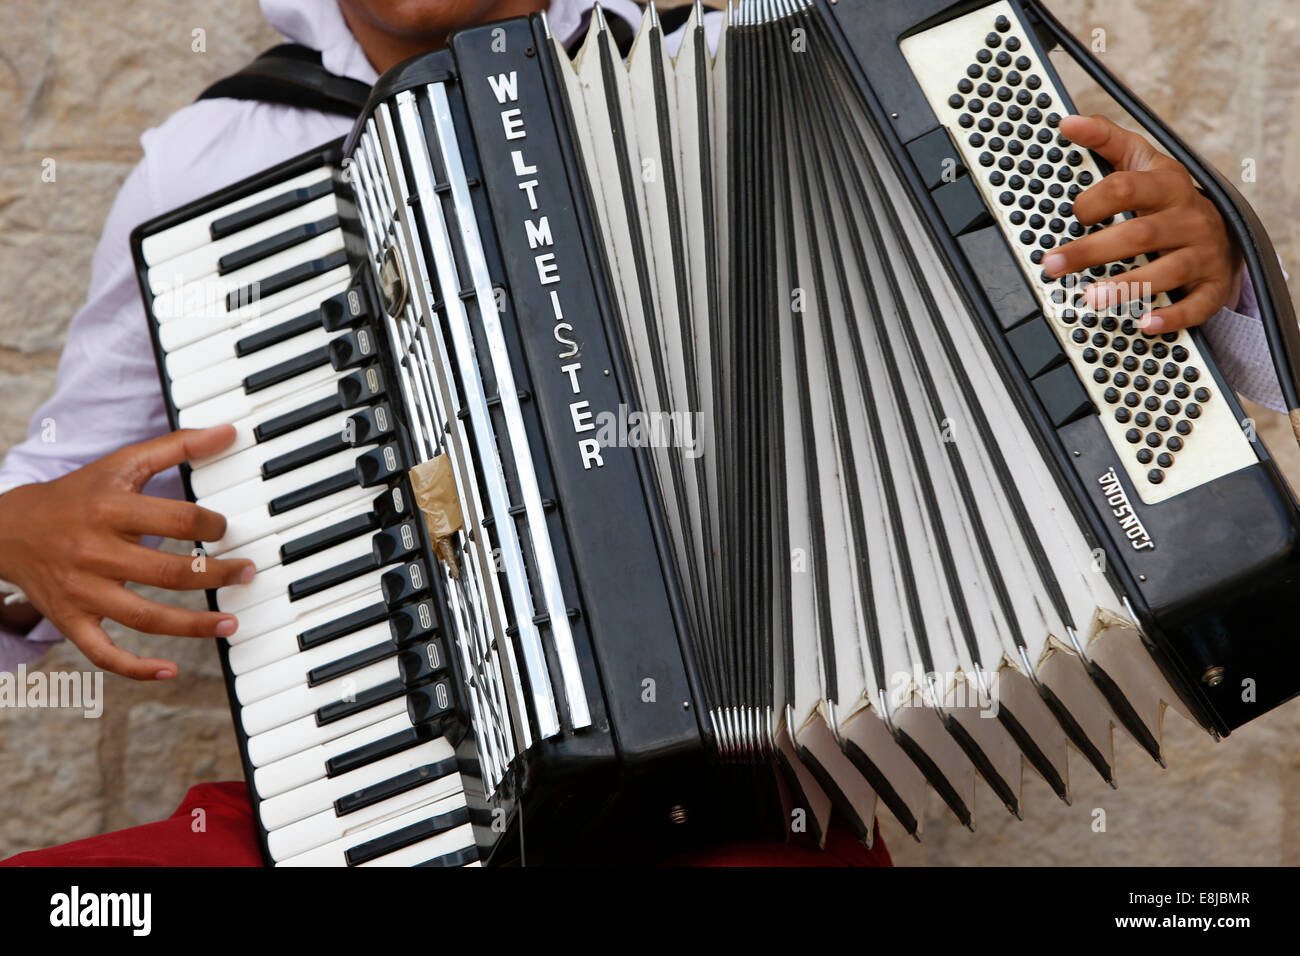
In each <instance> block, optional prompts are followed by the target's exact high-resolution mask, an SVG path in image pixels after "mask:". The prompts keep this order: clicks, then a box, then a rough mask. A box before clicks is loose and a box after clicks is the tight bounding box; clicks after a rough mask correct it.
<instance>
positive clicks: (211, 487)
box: [190, 412, 349, 498]
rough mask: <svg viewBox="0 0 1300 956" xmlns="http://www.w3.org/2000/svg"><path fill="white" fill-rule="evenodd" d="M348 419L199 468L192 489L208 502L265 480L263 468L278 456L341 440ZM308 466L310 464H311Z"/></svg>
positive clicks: (323, 422) (336, 418)
mask: <svg viewBox="0 0 1300 956" xmlns="http://www.w3.org/2000/svg"><path fill="white" fill-rule="evenodd" d="M348 418H349V413H347V412H339V413H336V414H334V415H332V416H330V417H329V418H322V419H319V420H317V421H315V422H312V423H311V424H309V425H306V426H304V427H303V428H302V429H300V430H299V431H297V432H289V433H287V434H285V435H282V436H280V437H279V438H275V439H272V440H271V441H269V442H263V443H261V444H255V445H253V446H252V447H250V448H246V449H244V450H243V451H242V452H239V453H237V454H234V455H230V456H228V457H225V458H221V459H219V460H218V461H215V462H212V463H211V464H195V465H193V466H192V467H191V469H190V488H191V489H192V490H193V492H194V494H195V495H197V496H198V497H200V498H205V497H207V496H208V495H213V494H216V493H217V492H218V491H222V490H223V489H226V488H229V487H231V486H232V485H237V484H240V483H241V482H245V481H250V480H252V479H254V478H261V477H262V468H263V466H264V465H265V464H266V462H268V461H270V460H273V459H275V458H276V457H277V456H280V455H286V454H291V453H293V452H295V451H297V450H298V449H299V448H301V447H302V446H303V445H306V444H310V443H312V442H315V441H319V440H320V439H322V438H335V439H339V436H341V435H342V434H343V428H344V425H345V423H346V422H347V421H348ZM340 440H341V439H340ZM346 448H347V446H346V445H340V446H339V447H338V448H335V449H334V450H335V451H343V450H345V449H346ZM304 463H305V464H310V462H304Z"/></svg>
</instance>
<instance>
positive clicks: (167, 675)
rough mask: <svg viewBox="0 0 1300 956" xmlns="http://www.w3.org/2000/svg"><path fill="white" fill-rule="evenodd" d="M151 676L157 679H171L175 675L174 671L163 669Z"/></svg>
mask: <svg viewBox="0 0 1300 956" xmlns="http://www.w3.org/2000/svg"><path fill="white" fill-rule="evenodd" d="M153 676H154V678H155V679H157V680H171V679H172V678H173V677H175V676H176V672H175V671H169V670H165V669H164V670H160V671H159V672H158V673H156V674H154V675H153Z"/></svg>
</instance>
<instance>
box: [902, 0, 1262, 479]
mask: <svg viewBox="0 0 1300 956" xmlns="http://www.w3.org/2000/svg"><path fill="white" fill-rule="evenodd" d="M902 48H903V54H904V56H905V57H907V59H908V62H909V63H910V64H911V65H912V68H913V70H914V71H915V73H916V77H917V80H918V81H919V82H920V84H921V87H922V89H923V90H924V91H925V95H926V97H927V99H928V100H929V102H930V105H931V106H932V107H933V108H934V111H935V114H936V115H937V116H938V117H939V120H940V122H941V123H943V125H944V126H945V127H946V128H947V131H948V133H949V134H950V135H951V137H952V139H953V141H954V142H955V143H956V145H957V148H958V150H959V151H960V155H961V159H962V164H963V166H964V168H965V169H966V170H969V171H970V175H971V176H972V177H973V179H974V180H975V183H976V184H977V186H978V187H979V191H980V193H981V195H982V196H983V197H984V200H985V203H986V204H987V206H988V208H989V209H990V210H993V211H994V212H995V214H996V216H997V220H998V224H999V226H1000V227H1001V228H1002V230H1003V231H1004V233H1005V234H1006V235H1007V236H1008V238H1009V239H1011V242H1010V245H1011V247H1012V249H1013V250H1014V253H1015V255H1016V259H1017V261H1018V262H1019V264H1020V266H1021V268H1022V269H1023V270H1024V274H1025V278H1026V281H1027V282H1028V284H1029V286H1030V288H1031V289H1032V290H1033V294H1034V296H1035V297H1036V298H1037V300H1038V302H1039V305H1040V307H1041V309H1042V315H1043V318H1042V319H1039V318H1037V317H1035V318H1033V319H1031V320H1030V321H1028V322H1026V323H1025V324H1024V325H1023V326H1016V327H1012V328H1010V329H1008V330H1007V331H1008V335H1009V337H1010V339H1011V341H1012V343H1013V348H1015V349H1016V350H1017V352H1018V353H1019V354H1018V357H1020V358H1021V359H1022V361H1023V362H1024V364H1025V366H1026V372H1027V373H1028V374H1029V375H1031V376H1035V377H1036V376H1040V375H1041V376H1045V377H1059V376H1066V375H1069V374H1071V369H1073V372H1074V373H1075V374H1077V376H1078V378H1079V380H1080V381H1081V382H1082V384H1083V386H1084V389H1086V396H1087V398H1088V399H1090V400H1091V402H1092V404H1093V405H1095V406H1096V408H1097V409H1099V410H1100V412H1101V421H1102V424H1103V426H1104V427H1105V429H1106V434H1107V435H1108V437H1109V438H1110V441H1111V443H1112V444H1113V445H1114V446H1115V450H1116V454H1117V455H1118V457H1119V459H1120V460H1121V461H1122V462H1123V463H1124V467H1125V470H1126V471H1127V473H1128V477H1129V478H1130V480H1131V481H1132V482H1133V486H1134V487H1135V488H1136V489H1137V492H1138V494H1139V496H1140V497H1141V498H1142V500H1143V501H1144V502H1146V503H1148V504H1155V503H1158V502H1161V501H1164V500H1167V499H1169V498H1172V497H1174V496H1175V495H1178V494H1180V493H1182V492H1184V491H1187V490H1188V489H1190V488H1195V487H1197V486H1198V485H1201V484H1204V483H1205V482H1207V481H1211V480H1213V479H1215V478H1218V477H1221V476H1223V475H1226V474H1228V473H1229V472H1232V471H1236V470H1237V469H1239V468H1243V467H1245V466H1247V465H1250V464H1253V463H1254V462H1255V460H1256V456H1255V454H1254V452H1253V451H1252V449H1251V448H1250V444H1249V442H1248V441H1247V440H1246V438H1245V436H1244V435H1243V433H1242V429H1241V427H1240V426H1239V425H1238V424H1237V422H1236V421H1235V419H1234V417H1233V414H1232V411H1231V409H1229V408H1228V406H1227V404H1226V403H1225V402H1224V401H1223V400H1222V398H1221V396H1219V395H1217V394H1215V392H1216V389H1215V388H1214V387H1213V383H1212V382H1211V381H1209V376H1208V375H1207V373H1206V366H1205V361H1204V359H1203V358H1202V356H1201V354H1200V349H1199V348H1198V346H1197V343H1196V342H1195V341H1193V340H1192V337H1191V336H1190V335H1188V333H1187V332H1185V331H1180V332H1167V333H1164V334H1163V335H1148V334H1146V333H1144V332H1141V331H1140V330H1139V329H1138V326H1137V321H1136V319H1137V318H1139V317H1140V316H1141V315H1142V314H1143V313H1144V312H1146V311H1148V310H1149V309H1153V308H1157V309H1158V308H1161V307H1162V306H1167V305H1169V304H1170V300H1169V297H1168V295H1166V294H1165V293H1160V294H1159V295H1157V296H1154V297H1153V296H1150V295H1137V296H1135V297H1134V298H1133V300H1132V301H1130V302H1128V303H1121V304H1117V305H1114V306H1111V307H1110V308H1109V309H1106V308H1102V309H1100V310H1095V309H1092V308H1090V307H1089V306H1088V304H1087V302H1086V301H1085V300H1084V298H1083V292H1084V290H1085V289H1086V288H1087V286H1088V285H1090V284H1092V283H1094V282H1096V281H1098V280H1100V279H1102V278H1105V277H1107V276H1110V277H1116V276H1122V275H1123V274H1124V273H1125V272H1127V271H1128V270H1129V269H1130V268H1134V267H1136V266H1138V265H1141V264H1142V263H1143V262H1145V261H1146V257H1145V256H1142V257H1137V258H1134V259H1126V260H1124V261H1123V262H1112V263H1108V264H1107V265H1105V266H1096V267H1094V268H1093V269H1091V270H1090V271H1088V272H1086V273H1081V274H1077V275H1066V276H1062V277H1060V278H1059V279H1055V280H1053V279H1050V278H1049V277H1048V276H1047V275H1046V273H1044V272H1043V269H1042V262H1043V259H1044V257H1045V256H1046V255H1048V254H1049V253H1050V252H1051V250H1052V249H1053V248H1054V247H1056V246H1058V245H1060V244H1064V243H1066V242H1069V241H1071V240H1072V239H1076V238H1080V237H1082V236H1085V235H1087V234H1089V233H1092V232H1096V231H1097V230H1099V229H1102V228H1104V227H1105V226H1106V225H1109V224H1110V221H1109V220H1108V221H1107V222H1104V223H1098V224H1097V225H1094V226H1090V227H1084V226H1083V225H1082V224H1081V223H1079V222H1078V220H1076V219H1075V218H1074V216H1073V201H1074V199H1075V197H1076V196H1078V195H1079V193H1081V192H1082V191H1083V190H1084V189H1086V188H1087V187H1088V186H1089V185H1090V184H1091V183H1094V182H1097V181H1099V180H1100V179H1101V177H1102V176H1103V175H1104V172H1103V170H1102V169H1101V168H1100V167H1099V166H1098V164H1097V161H1096V159H1095V157H1094V156H1093V155H1092V154H1091V153H1090V152H1089V151H1088V150H1084V149H1076V148H1074V146H1073V145H1072V144H1071V143H1070V142H1069V141H1068V140H1067V139H1066V138H1065V137H1064V136H1061V135H1060V134H1059V132H1058V131H1057V126H1058V124H1059V123H1060V120H1061V117H1062V116H1065V115H1068V114H1069V113H1070V109H1069V108H1068V106H1067V105H1066V100H1065V97H1064V96H1063V95H1062V92H1061V90H1060V89H1058V88H1057V86H1056V84H1055V82H1054V81H1053V78H1052V75H1051V73H1050V72H1049V71H1047V70H1045V69H1044V68H1043V65H1042V64H1041V63H1040V62H1039V54H1038V53H1037V51H1036V49H1035V46H1034V44H1032V43H1030V42H1028V39H1027V37H1026V35H1025V28H1024V26H1023V24H1022V23H1021V21H1020V19H1019V18H1018V17H1017V16H1016V15H1015V12H1014V11H1013V9H1012V7H1011V5H1010V4H1009V3H1005V2H1004V3H994V4H990V5H989V6H986V7H983V8H981V9H979V10H977V11H975V12H972V13H969V14H967V15H965V16H962V17H957V18H956V19H953V20H950V21H948V22H946V23H944V24H942V25H941V26H938V27H935V28H933V29H931V30H928V31H925V32H924V33H920V34H918V35H916V36H913V37H909V38H908V39H906V40H904V41H903V42H902ZM956 172H957V170H956V169H955V168H954V169H953V173H956ZM1044 325H1045V326H1046V328H1044V327H1043V326H1044ZM1048 329H1050V330H1051V333H1052V334H1053V335H1055V337H1056V339H1057V340H1058V341H1059V342H1060V346H1061V350H1064V357H1066V358H1068V366H1069V367H1066V366H1065V365H1061V364H1057V363H1059V361H1060V359H1059V358H1058V356H1061V354H1062V353H1061V350H1057V349H1052V348H1051V347H1050V344H1047V347H1044V345H1045V343H1044V339H1045V338H1046V336H1045V334H1044V333H1045V332H1046V331H1047V330H1048ZM1048 343H1050V339H1048ZM1045 384H1048V385H1049V387H1050V383H1045ZM1066 394H1069V392H1068V391H1067V392H1066ZM1075 394H1078V395H1079V396H1080V397H1082V395H1083V393H1079V392H1075ZM1077 407H1079V406H1077V405H1076V408H1077ZM1071 411H1073V410H1072V409H1062V410H1060V414H1062V415H1068V414H1070V413H1071Z"/></svg>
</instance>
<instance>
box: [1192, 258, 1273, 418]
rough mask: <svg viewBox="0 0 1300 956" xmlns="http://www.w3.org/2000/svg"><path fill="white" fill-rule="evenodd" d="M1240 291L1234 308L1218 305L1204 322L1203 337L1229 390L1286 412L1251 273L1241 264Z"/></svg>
mask: <svg viewBox="0 0 1300 956" xmlns="http://www.w3.org/2000/svg"><path fill="white" fill-rule="evenodd" d="M1242 270H1243V271H1242V277H1241V294H1240V295H1239V296H1238V297H1237V303H1236V308H1234V309H1220V310H1219V311H1218V313H1217V314H1216V315H1214V316H1212V317H1211V318H1210V319H1209V321H1207V322H1206V323H1205V326H1204V331H1205V337H1206V338H1207V339H1208V340H1209V342H1210V347H1211V348H1212V349H1213V350H1214V357H1215V359H1216V360H1217V361H1218V365H1219V371H1221V372H1222V373H1223V377H1224V378H1225V379H1227V381H1228V385H1229V386H1231V387H1232V390H1233V391H1235V392H1237V393H1238V394H1240V395H1243V396H1245V397H1246V398H1248V399H1250V400H1251V401H1252V402H1256V403H1257V404H1260V405H1263V406H1265V407H1267V408H1271V409H1273V410H1274V411H1276V412H1282V413H1285V412H1286V403H1285V402H1284V401H1283V399H1282V389H1281V387H1280V386H1279V385H1278V381H1277V370H1276V369H1275V368H1274V367H1273V357H1272V353H1271V352H1270V351H1269V348H1268V338H1267V336H1265V335H1264V324H1263V323H1262V322H1261V321H1260V320H1259V300H1258V299H1257V298H1256V296H1255V287H1254V285H1253V284H1252V283H1251V281H1250V274H1249V273H1248V272H1245V267H1244V266H1243V267H1242Z"/></svg>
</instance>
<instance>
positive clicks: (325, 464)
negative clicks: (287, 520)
mask: <svg viewBox="0 0 1300 956" xmlns="http://www.w3.org/2000/svg"><path fill="white" fill-rule="evenodd" d="M364 451H365V449H360V450H358V449H356V448H345V449H343V450H342V451H339V452H335V453H334V454H333V455H329V456H327V457H325V458H322V459H320V460H319V461H314V462H312V463H311V464H310V465H304V466H303V467H301V468H296V469H294V470H293V471H291V472H288V473H286V474H283V475H278V476H276V477H275V478H270V479H268V480H266V481H263V480H262V479H261V478H260V477H258V478H250V479H248V480H247V481H243V482H240V483H239V484H237V485H232V486H231V487H229V488H223V489H222V490H221V491H218V492H214V493H213V494H210V495H201V496H198V497H197V498H196V499H195V500H196V503H197V504H198V505H199V506H200V507H203V508H211V509H212V510H213V511H215V512H217V513H218V514H223V515H227V516H229V515H232V514H239V513H241V512H243V511H247V510H248V509H250V508H255V507H258V506H261V507H262V508H265V507H266V506H267V505H269V504H270V503H271V501H273V500H274V499H276V498H278V497H280V496H281V495H285V494H288V493H289V492H291V491H297V490H298V489H300V488H306V487H307V486H308V485H311V484H314V483H315V482H318V481H322V480H324V479H326V478H330V477H332V476H334V475H337V474H341V473H343V472H345V471H349V470H350V469H351V468H352V467H353V466H354V465H355V464H356V461H357V459H358V458H359V457H361V455H362V453H363V452H364ZM295 510H297V509H290V511H287V512H285V514H290V513H292V511H295ZM267 517H268V518H269V517H271V516H270V515H267ZM267 530H268V531H269V530H271V529H269V528H268V529H267ZM227 533H229V532H227Z"/></svg>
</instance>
